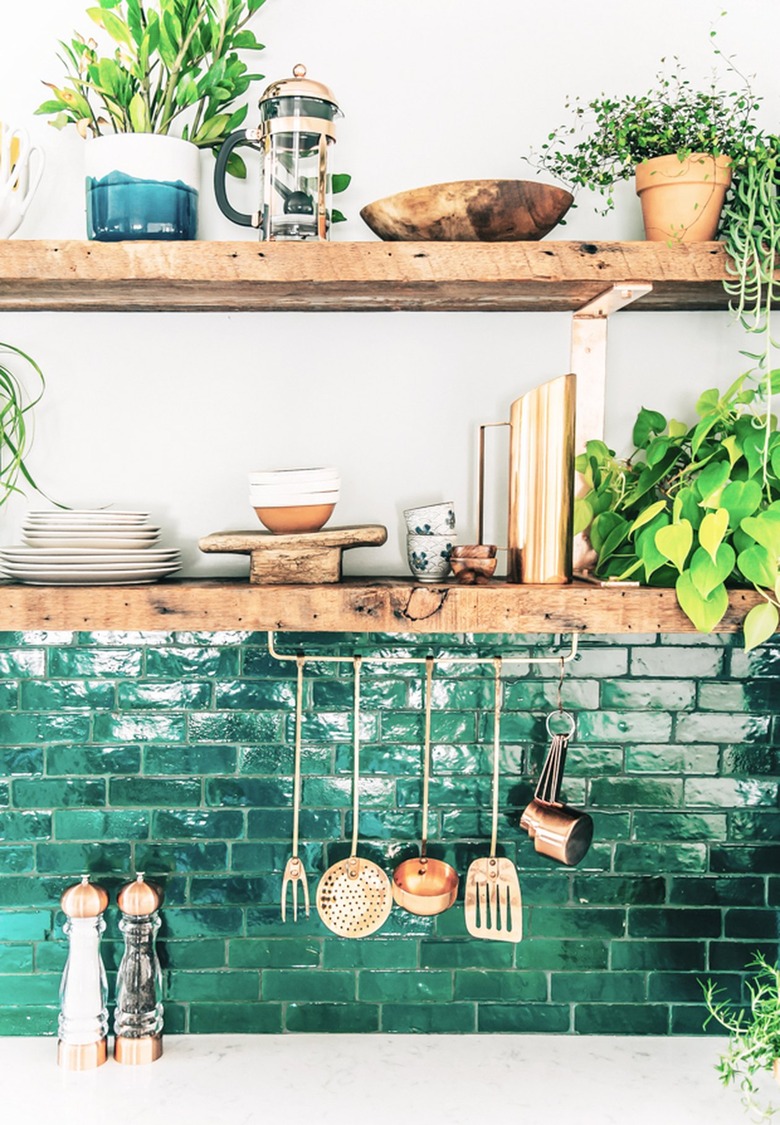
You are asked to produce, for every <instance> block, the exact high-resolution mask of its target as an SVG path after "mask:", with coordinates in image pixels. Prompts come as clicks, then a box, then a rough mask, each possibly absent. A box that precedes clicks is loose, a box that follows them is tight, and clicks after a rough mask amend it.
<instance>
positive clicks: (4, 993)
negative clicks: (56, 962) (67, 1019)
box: [0, 973, 60, 1008]
mask: <svg viewBox="0 0 780 1125" xmlns="http://www.w3.org/2000/svg"><path fill="white" fill-rule="evenodd" d="M59 991H60V976H59V973H30V974H25V973H20V974H10V975H3V976H0V997H2V999H3V1004H4V1005H8V1007H12V1008H13V1007H21V1006H24V1007H26V1006H27V1005H28V1004H30V1005H41V1004H57V1003H58V1001H59Z"/></svg>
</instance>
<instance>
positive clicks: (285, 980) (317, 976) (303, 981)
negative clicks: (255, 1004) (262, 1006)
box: [262, 969, 371, 1004]
mask: <svg viewBox="0 0 780 1125" xmlns="http://www.w3.org/2000/svg"><path fill="white" fill-rule="evenodd" d="M262 988H263V999H264V1000H284V1001H293V1002H296V1003H302V1002H308V1003H312V1004H316V1003H344V1002H348V1001H350V1000H354V999H355V974H354V973H352V972H340V971H327V972H326V971H321V972H317V973H312V972H309V971H308V970H307V969H263V984H262ZM368 999H371V997H368Z"/></svg>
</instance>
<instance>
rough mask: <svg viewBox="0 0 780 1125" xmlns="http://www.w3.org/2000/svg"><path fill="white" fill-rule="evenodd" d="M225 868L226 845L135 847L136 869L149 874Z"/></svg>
mask: <svg viewBox="0 0 780 1125" xmlns="http://www.w3.org/2000/svg"><path fill="white" fill-rule="evenodd" d="M227 864H228V848H227V844H222V843H219V844H206V843H200V842H199V841H198V842H192V843H177V844H174V843H164V844H158V843H154V842H153V843H150V844H144V843H138V844H136V847H135V865H136V868H137V869H138V870H139V871H146V872H149V873H150V875H151V874H153V873H154V874H158V875H159V874H173V872H175V871H186V872H189V871H225V870H226V868H227Z"/></svg>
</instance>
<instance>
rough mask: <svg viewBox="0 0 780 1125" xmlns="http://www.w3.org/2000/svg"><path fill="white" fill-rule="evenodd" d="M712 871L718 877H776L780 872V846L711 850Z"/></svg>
mask: <svg viewBox="0 0 780 1125" xmlns="http://www.w3.org/2000/svg"><path fill="white" fill-rule="evenodd" d="M710 870H711V871H712V872H713V873H714V874H716V875H726V874H728V873H729V872H735V873H737V874H742V873H743V872H744V873H745V874H748V875H774V874H775V873H776V872H777V871H780V844H765V845H763V846H759V847H749V846H748V845H747V844H739V845H734V846H726V847H717V846H713V847H711V848H710Z"/></svg>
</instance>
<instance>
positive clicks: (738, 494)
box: [720, 480, 761, 527]
mask: <svg viewBox="0 0 780 1125" xmlns="http://www.w3.org/2000/svg"><path fill="white" fill-rule="evenodd" d="M760 503H761V485H760V484H759V483H758V481H757V480H745V481H742V480H735V481H732V482H731V484H727V485H726V487H725V488H724V489H723V492H722V493H721V497H720V506H721V507H722V508H725V509H726V511H727V512H728V514H729V527H739V525H740V523H741V522H742V520H743V519H744V518H745V516H752V515H753V512H755V510H756V508H757V507H758V506H759V504H760Z"/></svg>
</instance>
